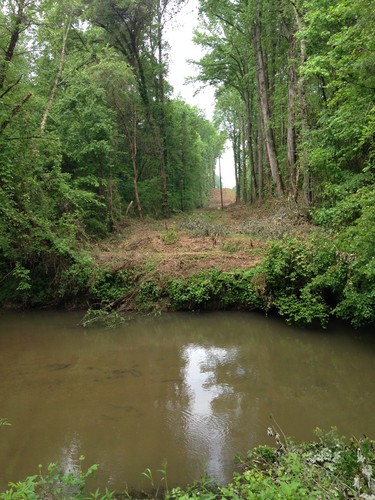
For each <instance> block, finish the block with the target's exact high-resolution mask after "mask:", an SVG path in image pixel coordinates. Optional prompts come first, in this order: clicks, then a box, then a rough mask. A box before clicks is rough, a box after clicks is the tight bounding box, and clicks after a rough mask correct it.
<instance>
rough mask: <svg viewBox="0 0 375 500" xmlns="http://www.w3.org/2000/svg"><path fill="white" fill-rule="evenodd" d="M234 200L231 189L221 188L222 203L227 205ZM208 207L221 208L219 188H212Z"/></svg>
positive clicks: (234, 194)
mask: <svg viewBox="0 0 375 500" xmlns="http://www.w3.org/2000/svg"><path fill="white" fill-rule="evenodd" d="M235 202H236V193H235V192H234V191H233V189H228V188H224V189H223V205H224V207H227V206H229V205H231V204H232V203H235ZM209 206H210V208H221V194H220V189H218V188H215V189H213V190H212V193H211V196H210V200H209Z"/></svg>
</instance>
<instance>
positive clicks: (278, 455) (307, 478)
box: [0, 425, 375, 500]
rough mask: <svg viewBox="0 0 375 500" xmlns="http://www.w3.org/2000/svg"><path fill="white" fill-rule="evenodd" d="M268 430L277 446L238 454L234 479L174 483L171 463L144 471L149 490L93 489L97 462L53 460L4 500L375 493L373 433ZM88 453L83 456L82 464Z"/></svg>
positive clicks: (1, 497) (325, 499) (209, 499)
mask: <svg viewBox="0 0 375 500" xmlns="http://www.w3.org/2000/svg"><path fill="white" fill-rule="evenodd" d="M267 433H268V435H269V436H271V437H273V438H274V439H275V444H276V446H274V447H271V446H266V445H260V446H257V447H256V448H254V449H253V450H251V451H249V452H248V453H247V454H246V455H245V456H238V457H236V462H237V464H238V470H237V471H236V472H234V474H233V477H232V480H231V481H230V482H229V483H228V484H225V485H220V484H218V483H216V482H215V481H213V480H212V479H210V478H209V477H204V478H202V479H201V480H200V481H198V482H196V483H194V484H192V485H188V486H187V487H185V488H182V487H174V488H171V489H170V488H169V487H168V477H167V465H166V463H164V465H163V467H162V468H161V469H160V470H159V471H158V472H159V473H161V477H160V479H159V480H157V479H156V477H154V475H153V473H152V471H151V470H150V469H149V468H147V469H146V470H145V471H144V472H143V473H142V474H143V476H145V477H146V478H147V480H148V481H149V485H150V490H149V491H148V492H145V491H142V492H134V491H132V490H126V491H124V492H117V493H115V492H113V491H108V490H107V491H105V492H104V493H101V492H100V491H99V490H97V491H96V492H93V493H92V492H89V491H87V480H88V478H89V477H90V476H91V475H92V474H93V473H94V472H95V470H97V468H98V466H97V465H93V466H91V467H89V468H88V470H87V471H83V470H82V468H81V465H79V466H77V467H76V468H75V469H73V470H70V471H67V472H64V471H63V470H62V469H61V468H60V467H59V466H58V465H57V464H50V465H49V466H48V468H47V472H46V473H45V474H44V473H42V470H41V468H40V470H39V474H36V475H34V476H29V477H27V478H26V479H25V480H24V481H20V482H17V483H9V485H8V489H7V490H6V491H5V492H3V493H0V500H19V499H28V500H37V499H42V498H51V499H52V498H53V499H67V498H69V499H72V500H73V499H77V500H84V499H94V498H96V499H101V500H109V499H114V498H118V499H120V498H121V499H125V498H127V499H141V498H149V499H150V498H154V499H157V498H159V499H165V500H188V499H192V500H194V499H195V500H197V499H205V500H215V499H223V500H224V499H225V500H229V499H233V500H235V499H236V500H241V499H243V500H249V499H264V500H269V499H271V500H272V499H281V498H283V499H290V500H294V499H317V500H318V499H320V500H331V499H334V498H338V499H340V498H341V499H344V498H363V499H372V498H374V495H375V476H374V471H375V469H374V468H375V450H374V442H373V441H372V440H371V439H369V438H367V437H362V438H360V439H356V438H352V439H351V440H350V442H349V443H348V442H347V440H346V439H345V438H344V437H342V436H341V435H340V434H339V433H338V430H337V429H336V428H332V429H331V430H330V431H328V432H325V431H323V430H321V429H316V431H315V436H316V439H315V441H312V442H303V443H300V444H297V443H294V442H293V441H292V440H291V439H290V438H287V437H286V436H284V434H283V433H282V431H281V430H280V429H279V428H278V426H277V425H276V427H269V428H268V431H267ZM82 460H83V457H81V458H80V463H81V461H82Z"/></svg>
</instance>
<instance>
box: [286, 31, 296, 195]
mask: <svg viewBox="0 0 375 500" xmlns="http://www.w3.org/2000/svg"><path fill="white" fill-rule="evenodd" d="M295 56H296V40H295V37H294V34H292V33H290V34H289V49H288V125H287V151H288V165H289V179H290V187H291V194H292V196H293V199H294V200H296V199H297V196H298V179H297V171H296V158H297V151H296V127H295V123H296V113H295V109H296V100H297V76H296V67H295Z"/></svg>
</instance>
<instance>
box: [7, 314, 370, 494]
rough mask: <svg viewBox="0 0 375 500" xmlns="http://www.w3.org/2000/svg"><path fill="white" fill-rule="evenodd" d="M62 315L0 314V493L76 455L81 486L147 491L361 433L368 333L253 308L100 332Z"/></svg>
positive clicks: (366, 417)
mask: <svg viewBox="0 0 375 500" xmlns="http://www.w3.org/2000/svg"><path fill="white" fill-rule="evenodd" d="M80 318H81V315H80V314H78V313H66V312H33V313H25V314H21V313H13V312H7V311H5V312H2V313H0V356H1V364H0V418H1V417H2V418H4V417H5V418H7V420H8V421H9V422H10V423H11V424H12V425H11V426H10V427H1V428H0V490H3V489H4V488H5V485H6V484H7V482H8V481H15V480H20V479H23V478H24V477H25V476H26V475H31V474H35V473H37V472H38V464H43V465H44V466H45V465H47V464H48V463H50V462H59V463H61V464H62V467H63V468H64V469H66V470H68V469H69V468H71V467H72V466H74V464H76V463H77V462H78V458H79V456H80V455H85V457H86V460H85V462H84V464H85V465H86V466H88V465H91V464H93V463H98V464H100V470H99V472H98V474H97V475H96V479H95V484H94V487H96V486H97V485H98V486H100V487H101V488H104V487H106V486H108V487H109V488H111V489H116V490H117V491H121V490H123V489H124V488H125V487H126V486H131V487H134V488H137V489H141V488H147V487H148V486H149V483H148V480H147V479H146V478H145V477H144V476H143V475H142V471H144V470H145V469H146V468H147V467H149V468H150V469H151V470H152V471H153V475H154V480H155V483H156V484H159V481H160V478H161V476H162V473H160V472H158V469H161V468H162V466H163V463H164V462H165V461H166V462H167V464H168V465H167V474H168V479H169V485H170V486H171V485H176V484H180V485H185V484H186V483H187V482H192V481H193V480H195V479H198V478H199V477H200V476H201V475H202V474H203V473H208V474H210V475H211V476H213V477H214V478H216V479H217V480H219V481H226V480H228V479H229V478H230V476H231V473H232V471H233V458H234V456H235V454H236V453H238V452H246V450H248V449H250V448H252V447H253V446H255V445H257V444H269V445H274V442H273V441H272V439H271V438H269V437H267V435H266V430H267V427H268V426H269V425H272V424H273V421H272V419H271V418H270V415H271V414H272V415H273V417H274V419H275V420H276V421H277V423H278V424H279V425H280V426H281V428H282V429H283V431H284V433H285V434H287V435H290V436H293V437H294V438H295V439H296V440H303V439H312V438H313V429H314V428H315V427H321V428H324V429H329V428H330V427H331V426H333V425H336V426H338V427H339V430H340V431H341V432H342V433H343V434H347V435H350V434H354V435H357V436H360V435H362V434H366V435H369V436H370V437H372V438H374V437H375V391H374V389H375V362H374V361H375V337H374V336H371V335H369V332H359V333H358V332H353V331H352V330H350V329H345V328H343V327H340V326H336V327H335V328H333V329H331V330H329V331H321V330H314V329H306V330H302V329H298V328H292V327H288V326H286V325H285V324H284V323H283V322H282V321H281V320H278V319H276V318H265V317H264V316H262V315H259V314H256V313H209V314H199V315H194V314H185V313H178V314H168V315H162V316H160V317H156V318H155V317H139V318H137V319H135V320H134V321H132V322H130V323H128V324H126V325H124V326H121V327H120V328H117V329H113V330H105V329H100V328H97V329H88V330H85V329H83V328H82V327H80V326H79V321H80Z"/></svg>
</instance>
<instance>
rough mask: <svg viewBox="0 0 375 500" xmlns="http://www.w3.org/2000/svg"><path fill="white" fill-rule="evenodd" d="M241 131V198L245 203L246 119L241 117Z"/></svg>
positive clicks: (246, 190)
mask: <svg viewBox="0 0 375 500" xmlns="http://www.w3.org/2000/svg"><path fill="white" fill-rule="evenodd" d="M241 122H242V131H241V143H242V144H241V146H242V147H241V149H242V200H243V202H244V203H247V192H248V189H247V161H246V157H247V154H246V120H245V118H242V119H241Z"/></svg>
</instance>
